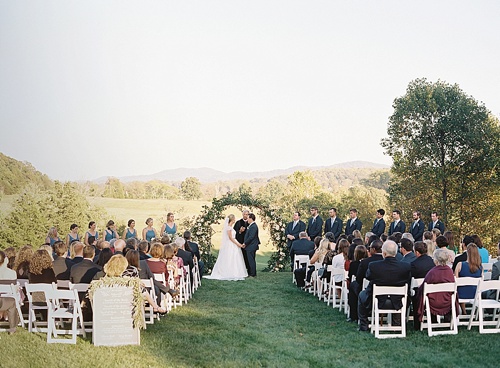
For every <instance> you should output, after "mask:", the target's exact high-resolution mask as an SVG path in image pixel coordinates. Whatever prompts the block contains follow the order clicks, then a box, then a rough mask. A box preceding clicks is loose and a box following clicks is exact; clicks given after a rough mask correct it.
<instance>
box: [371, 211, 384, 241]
mask: <svg viewBox="0 0 500 368" xmlns="http://www.w3.org/2000/svg"><path fill="white" fill-rule="evenodd" d="M384 215H385V211H384V210H383V209H382V208H380V209H378V210H377V215H376V218H375V221H373V227H372V233H374V234H375V235H377V237H379V238H380V235H382V234H383V233H385V220H384Z"/></svg>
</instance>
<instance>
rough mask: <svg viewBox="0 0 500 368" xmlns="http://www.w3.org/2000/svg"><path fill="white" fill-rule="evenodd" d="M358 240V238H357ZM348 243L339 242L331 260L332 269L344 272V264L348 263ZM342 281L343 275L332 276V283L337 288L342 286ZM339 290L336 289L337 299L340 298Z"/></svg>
mask: <svg viewBox="0 0 500 368" xmlns="http://www.w3.org/2000/svg"><path fill="white" fill-rule="evenodd" d="M358 239H359V238H358ZM349 245H350V244H349V242H348V241H347V240H341V241H340V242H339V244H338V246H337V255H336V256H335V257H333V259H332V266H333V268H334V269H339V268H341V269H343V270H345V263H346V262H347V261H348V258H347V254H348V252H349ZM343 280H344V274H342V275H334V282H335V285H337V286H342V281H343ZM340 295H341V290H339V289H337V297H338V298H340Z"/></svg>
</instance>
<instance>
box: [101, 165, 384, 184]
mask: <svg viewBox="0 0 500 368" xmlns="http://www.w3.org/2000/svg"><path fill="white" fill-rule="evenodd" d="M335 168H337V169H361V168H370V169H388V168H389V166H388V165H383V164H378V163H374V162H367V161H351V162H343V163H340V164H335V165H331V166H315V167H307V166H294V167H290V168H288V169H279V170H271V171H260V172H244V171H234V172H230V173H225V172H223V171H218V170H214V169H210V168H207V167H202V168H196V169H188V168H179V169H171V170H163V171H160V172H158V173H156V174H150V175H136V176H123V177H119V178H118V179H120V181H121V182H124V183H129V182H132V181H143V182H144V181H150V180H161V181H167V182H180V181H183V180H185V179H186V178H188V177H190V176H193V177H195V178H198V179H199V180H200V181H201V182H202V183H213V182H217V181H228V180H236V179H242V180H251V179H257V178H264V179H270V178H274V177H276V176H282V175H290V174H293V173H294V172H295V171H304V170H311V171H316V170H324V169H335ZM107 179H108V177H107V176H103V177H100V178H98V179H95V180H93V181H94V182H96V183H105V182H106V180H107Z"/></svg>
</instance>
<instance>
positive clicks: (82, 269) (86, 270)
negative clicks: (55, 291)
mask: <svg viewBox="0 0 500 368" xmlns="http://www.w3.org/2000/svg"><path fill="white" fill-rule="evenodd" d="M100 270H101V266H98V265H96V264H95V263H94V262H92V261H91V260H89V259H84V260H83V261H81V262H80V263H77V264H75V265H73V267H71V271H70V276H69V280H70V281H71V282H72V283H73V284H79V283H82V284H90V282H91V281H92V279H93V278H94V276H95V274H96V273H97V272H99V271H100Z"/></svg>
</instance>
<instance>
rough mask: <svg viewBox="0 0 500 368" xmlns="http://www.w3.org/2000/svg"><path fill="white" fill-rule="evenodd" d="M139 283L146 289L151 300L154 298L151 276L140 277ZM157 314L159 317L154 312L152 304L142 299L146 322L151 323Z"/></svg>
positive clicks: (153, 285)
mask: <svg viewBox="0 0 500 368" xmlns="http://www.w3.org/2000/svg"><path fill="white" fill-rule="evenodd" d="M141 284H142V285H143V286H144V287H145V288H147V289H148V292H149V295H150V296H151V298H152V299H153V300H156V292H155V284H154V281H153V278H150V279H141ZM157 316H158V319H159V315H157V313H155V311H154V308H153V306H152V305H151V304H149V303H148V302H147V301H144V319H145V321H146V323H147V324H150V325H152V324H153V323H154V322H155V317H157Z"/></svg>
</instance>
